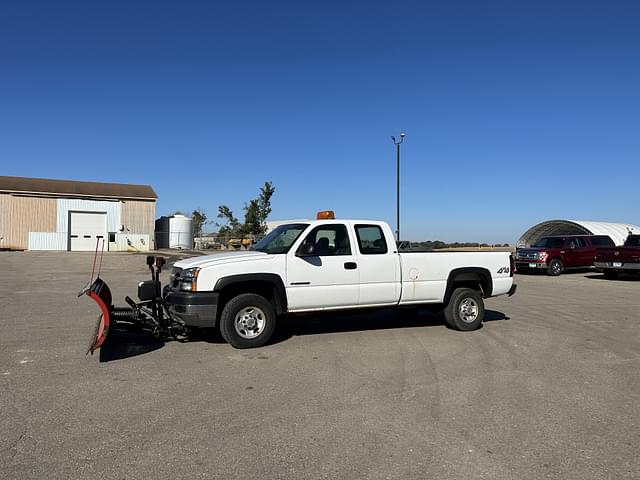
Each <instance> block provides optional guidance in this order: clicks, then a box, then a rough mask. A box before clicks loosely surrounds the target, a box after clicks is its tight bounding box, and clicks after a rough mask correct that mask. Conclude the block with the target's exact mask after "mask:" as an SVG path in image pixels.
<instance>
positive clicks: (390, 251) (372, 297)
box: [354, 224, 400, 306]
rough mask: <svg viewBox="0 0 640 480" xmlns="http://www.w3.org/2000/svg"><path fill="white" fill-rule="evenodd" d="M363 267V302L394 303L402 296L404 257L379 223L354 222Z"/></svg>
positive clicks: (361, 283)
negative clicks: (401, 265)
mask: <svg viewBox="0 0 640 480" xmlns="http://www.w3.org/2000/svg"><path fill="white" fill-rule="evenodd" d="M354 230H355V233H356V239H357V242H358V254H359V257H360V259H361V261H360V264H359V267H360V305H361V306H369V305H393V304H396V303H398V301H399V300H400V258H399V256H398V254H397V252H396V251H395V250H396V249H395V245H388V242H387V241H386V240H385V237H384V232H383V231H382V228H381V227H380V226H379V225H366V224H356V225H354Z"/></svg>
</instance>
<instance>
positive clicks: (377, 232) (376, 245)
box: [354, 225, 389, 255]
mask: <svg viewBox="0 0 640 480" xmlns="http://www.w3.org/2000/svg"><path fill="white" fill-rule="evenodd" d="M354 228H355V230H356V237H357V238H358V249H359V250H360V253H361V254H363V255H382V254H385V253H387V252H388V251H389V249H388V247H387V241H386V240H385V238H384V233H383V231H382V228H381V227H380V226H379V225H355V227H354Z"/></svg>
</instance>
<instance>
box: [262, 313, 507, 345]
mask: <svg viewBox="0 0 640 480" xmlns="http://www.w3.org/2000/svg"><path fill="white" fill-rule="evenodd" d="M496 320H509V317H507V316H506V315H505V314H504V313H502V312H498V311H495V310H485V319H484V321H485V322H493V321H496ZM443 325H445V326H446V327H447V328H450V327H449V326H448V325H446V323H445V319H444V315H443V314H442V312H438V313H431V312H429V311H427V310H420V311H419V312H418V313H416V314H415V315H413V316H404V317H401V316H399V315H397V314H396V313H395V312H393V311H391V310H381V311H377V312H359V313H344V312H342V313H335V314H327V313H325V314H322V315H321V314H317V315H316V314H310V315H305V316H300V317H288V318H283V319H282V320H280V323H279V324H278V326H277V327H276V331H275V333H274V335H273V338H272V339H271V341H270V342H269V344H270V345H273V344H276V343H280V342H284V341H286V340H288V339H290V338H291V337H294V336H302V335H321V334H325V333H341V332H365V331H371V330H391V329H402V328H415V327H439V326H440V327H441V326H443ZM480 328H482V326H481V327H480Z"/></svg>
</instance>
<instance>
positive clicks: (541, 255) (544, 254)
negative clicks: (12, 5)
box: [538, 252, 549, 262]
mask: <svg viewBox="0 0 640 480" xmlns="http://www.w3.org/2000/svg"><path fill="white" fill-rule="evenodd" d="M548 257H549V254H548V253H547V252H538V259H539V260H542V261H543V262H546V261H547V258H548Z"/></svg>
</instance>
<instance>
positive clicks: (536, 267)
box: [516, 260, 548, 272]
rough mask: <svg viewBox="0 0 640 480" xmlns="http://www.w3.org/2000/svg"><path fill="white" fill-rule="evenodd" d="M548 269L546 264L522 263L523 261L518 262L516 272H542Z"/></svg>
mask: <svg viewBox="0 0 640 480" xmlns="http://www.w3.org/2000/svg"><path fill="white" fill-rule="evenodd" d="M547 267H548V265H547V264H546V262H533V261H528V262H525V261H522V260H516V272H524V271H527V270H540V269H543V268H544V269H546V268H547Z"/></svg>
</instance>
